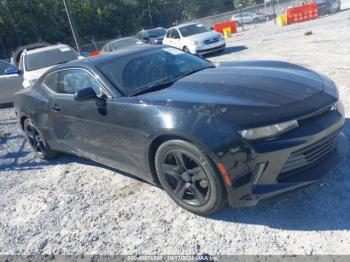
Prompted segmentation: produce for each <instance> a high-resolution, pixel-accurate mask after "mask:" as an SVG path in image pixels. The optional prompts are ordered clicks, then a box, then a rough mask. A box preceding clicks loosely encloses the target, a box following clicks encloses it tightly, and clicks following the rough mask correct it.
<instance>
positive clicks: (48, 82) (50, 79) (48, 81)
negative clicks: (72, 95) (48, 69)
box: [43, 72, 58, 92]
mask: <svg viewBox="0 0 350 262" xmlns="http://www.w3.org/2000/svg"><path fill="white" fill-rule="evenodd" d="M57 80H58V73H57V72H54V73H51V74H49V75H47V76H46V78H45V79H44V81H43V84H44V85H45V86H46V87H47V88H49V89H51V90H52V91H54V92H57Z"/></svg>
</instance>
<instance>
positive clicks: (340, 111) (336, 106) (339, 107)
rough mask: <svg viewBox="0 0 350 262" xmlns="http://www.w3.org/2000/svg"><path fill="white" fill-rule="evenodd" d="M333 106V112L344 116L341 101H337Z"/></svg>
mask: <svg viewBox="0 0 350 262" xmlns="http://www.w3.org/2000/svg"><path fill="white" fill-rule="evenodd" d="M334 106H335V110H338V112H339V113H340V114H341V115H343V116H345V108H344V104H343V102H342V101H340V100H338V102H337V103H336V104H335V105H334Z"/></svg>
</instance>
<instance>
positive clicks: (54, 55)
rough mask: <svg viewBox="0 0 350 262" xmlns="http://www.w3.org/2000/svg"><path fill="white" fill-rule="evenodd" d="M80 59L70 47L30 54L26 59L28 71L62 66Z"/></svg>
mask: <svg viewBox="0 0 350 262" xmlns="http://www.w3.org/2000/svg"><path fill="white" fill-rule="evenodd" d="M75 59H78V54H77V53H76V52H75V51H74V50H73V49H71V48H69V47H61V48H57V49H51V50H47V51H43V52H39V53H33V54H28V55H27V56H26V59H25V66H26V70H27V71H33V70H38V69H41V68H45V67H49V66H53V65H58V64H62V63H65V62H69V61H72V60H75Z"/></svg>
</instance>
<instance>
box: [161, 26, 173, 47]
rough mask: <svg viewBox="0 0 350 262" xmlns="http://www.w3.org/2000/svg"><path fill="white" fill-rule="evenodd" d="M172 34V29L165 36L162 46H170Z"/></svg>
mask: <svg viewBox="0 0 350 262" xmlns="http://www.w3.org/2000/svg"><path fill="white" fill-rule="evenodd" d="M172 32H173V29H169V30H168V32H167V33H166V34H165V37H164V40H163V44H164V45H168V46H172V41H173V39H172V36H171V35H172Z"/></svg>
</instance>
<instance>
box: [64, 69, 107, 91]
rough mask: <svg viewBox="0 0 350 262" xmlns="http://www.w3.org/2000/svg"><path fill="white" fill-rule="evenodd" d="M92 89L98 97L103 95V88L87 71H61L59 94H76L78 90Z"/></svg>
mask: <svg viewBox="0 0 350 262" xmlns="http://www.w3.org/2000/svg"><path fill="white" fill-rule="evenodd" d="M88 87H91V88H92V89H93V90H94V91H95V93H96V94H97V95H101V94H102V86H101V84H100V83H99V82H98V81H97V80H96V78H95V77H93V76H92V75H91V74H90V73H88V72H86V71H85V70H80V69H72V70H64V71H60V76H59V82H58V89H57V91H58V93H61V94H75V93H76V92H77V91H78V90H82V89H85V88H88Z"/></svg>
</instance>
